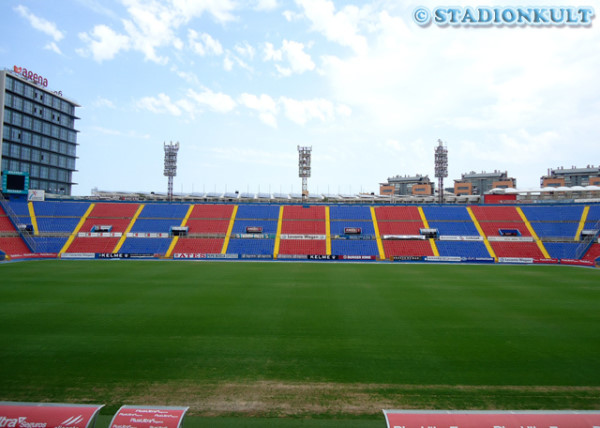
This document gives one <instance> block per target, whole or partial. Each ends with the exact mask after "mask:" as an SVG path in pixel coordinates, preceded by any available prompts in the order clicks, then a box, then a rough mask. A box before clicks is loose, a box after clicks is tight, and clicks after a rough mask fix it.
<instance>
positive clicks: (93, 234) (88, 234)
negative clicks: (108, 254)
mask: <svg viewBox="0 0 600 428" xmlns="http://www.w3.org/2000/svg"><path fill="white" fill-rule="evenodd" d="M121 236H123V234H122V233H121V232H79V233H77V237H78V238H120V237H121Z"/></svg>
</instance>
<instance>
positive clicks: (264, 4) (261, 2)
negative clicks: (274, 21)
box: [254, 0, 279, 11]
mask: <svg viewBox="0 0 600 428" xmlns="http://www.w3.org/2000/svg"><path fill="white" fill-rule="evenodd" d="M278 7H279V4H278V3H277V0H256V5H255V6H254V9H256V10H263V11H271V10H273V9H277V8H278Z"/></svg>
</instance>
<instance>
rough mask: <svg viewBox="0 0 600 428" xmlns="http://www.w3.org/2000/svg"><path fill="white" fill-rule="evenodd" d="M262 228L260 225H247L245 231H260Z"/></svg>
mask: <svg viewBox="0 0 600 428" xmlns="http://www.w3.org/2000/svg"><path fill="white" fill-rule="evenodd" d="M262 232H263V228H262V227H260V226H248V227H246V233H262Z"/></svg>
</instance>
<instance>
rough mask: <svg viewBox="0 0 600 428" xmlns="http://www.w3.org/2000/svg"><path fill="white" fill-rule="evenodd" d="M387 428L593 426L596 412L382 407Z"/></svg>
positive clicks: (599, 417)
mask: <svg viewBox="0 0 600 428" xmlns="http://www.w3.org/2000/svg"><path fill="white" fill-rule="evenodd" d="M383 413H384V415H385V420H386V423H387V426H388V428H400V427H402V428H422V427H436V428H451V427H456V428H458V427H460V428H482V427H486V428H487V427H489V428H500V427H502V428H523V427H556V428H558V427H560V428H597V427H598V426H600V412H597V411H596V412H593V411H590V412H587V411H564V412H559V411H539V412H538V411H524V412H494V411H491V412H486V411H481V412H477V411H473V412H469V411H405V410H384V411H383Z"/></svg>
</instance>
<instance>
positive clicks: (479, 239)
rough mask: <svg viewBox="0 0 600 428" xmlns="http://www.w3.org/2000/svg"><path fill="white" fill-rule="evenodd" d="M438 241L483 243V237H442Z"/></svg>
mask: <svg viewBox="0 0 600 428" xmlns="http://www.w3.org/2000/svg"><path fill="white" fill-rule="evenodd" d="M438 239H439V240H440V241H483V236H456V235H441V236H440V237H438Z"/></svg>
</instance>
